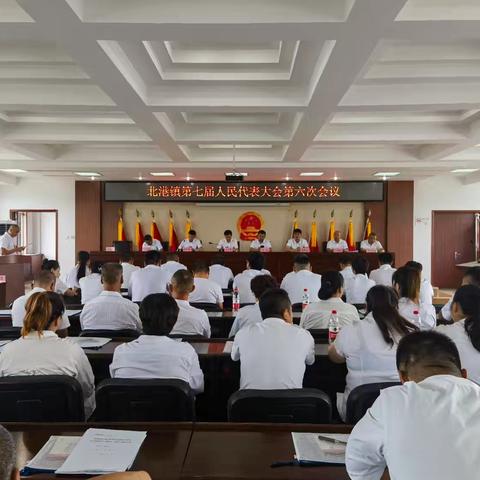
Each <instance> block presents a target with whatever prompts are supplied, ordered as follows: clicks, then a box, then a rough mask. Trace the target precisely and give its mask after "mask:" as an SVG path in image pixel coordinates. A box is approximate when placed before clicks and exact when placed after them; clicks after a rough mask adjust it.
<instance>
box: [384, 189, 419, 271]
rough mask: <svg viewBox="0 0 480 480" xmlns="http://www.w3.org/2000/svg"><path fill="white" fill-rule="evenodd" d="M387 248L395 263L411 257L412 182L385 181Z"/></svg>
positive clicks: (397, 264)
mask: <svg viewBox="0 0 480 480" xmlns="http://www.w3.org/2000/svg"><path fill="white" fill-rule="evenodd" d="M387 248H388V250H390V251H391V252H395V264H396V266H397V267H398V266H401V265H403V264H404V263H405V262H407V261H408V260H412V259H413V182H412V181H408V182H402V181H398V182H394V181H393V182H392V181H389V182H387Z"/></svg>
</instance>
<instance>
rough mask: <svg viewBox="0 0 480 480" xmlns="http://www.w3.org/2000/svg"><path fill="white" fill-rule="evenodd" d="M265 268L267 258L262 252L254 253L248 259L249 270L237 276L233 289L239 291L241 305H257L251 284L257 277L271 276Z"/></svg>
mask: <svg viewBox="0 0 480 480" xmlns="http://www.w3.org/2000/svg"><path fill="white" fill-rule="evenodd" d="M264 266H265V257H264V256H263V255H262V254H261V253H260V252H252V253H250V254H249V255H248V257H247V269H246V270H244V271H243V272H242V273H239V274H238V275H235V278H234V280H233V288H237V289H238V295H239V298H240V304H245V303H255V295H254V294H253V292H252V289H251V288H250V282H251V281H252V278H254V277H256V276H257V275H266V274H269V271H268V270H265V269H264V268H263V267H264Z"/></svg>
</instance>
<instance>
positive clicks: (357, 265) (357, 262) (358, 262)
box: [352, 255, 370, 274]
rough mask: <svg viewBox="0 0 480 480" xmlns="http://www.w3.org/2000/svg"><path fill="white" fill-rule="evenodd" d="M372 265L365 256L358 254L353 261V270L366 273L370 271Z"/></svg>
mask: <svg viewBox="0 0 480 480" xmlns="http://www.w3.org/2000/svg"><path fill="white" fill-rule="evenodd" d="M369 267H370V263H369V262H368V260H367V259H366V258H365V257H362V256H360V255H357V256H356V257H355V258H354V259H353V262H352V270H353V271H354V272H355V273H357V274H358V273H360V274H365V273H367V272H368V269H369Z"/></svg>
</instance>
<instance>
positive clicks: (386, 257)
mask: <svg viewBox="0 0 480 480" xmlns="http://www.w3.org/2000/svg"><path fill="white" fill-rule="evenodd" d="M378 262H379V263H380V267H379V268H377V269H376V270H372V271H371V272H370V275H369V277H370V280H373V281H374V282H375V283H376V284H377V285H385V286H386V287H391V286H392V275H393V274H394V272H395V270H396V269H395V268H393V267H392V263H393V255H392V254H391V253H388V252H382V253H379V254H378Z"/></svg>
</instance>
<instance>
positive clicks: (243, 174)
mask: <svg viewBox="0 0 480 480" xmlns="http://www.w3.org/2000/svg"><path fill="white" fill-rule="evenodd" d="M225 175H231V176H235V177H248V173H246V172H243V173H242V172H225Z"/></svg>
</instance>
